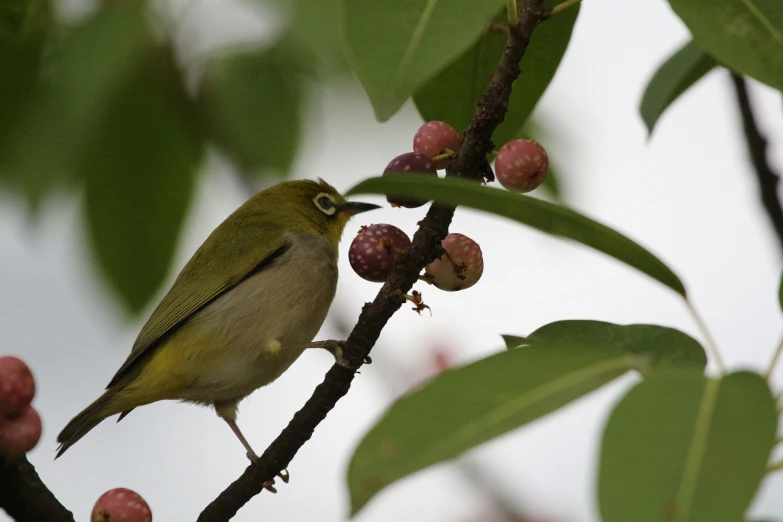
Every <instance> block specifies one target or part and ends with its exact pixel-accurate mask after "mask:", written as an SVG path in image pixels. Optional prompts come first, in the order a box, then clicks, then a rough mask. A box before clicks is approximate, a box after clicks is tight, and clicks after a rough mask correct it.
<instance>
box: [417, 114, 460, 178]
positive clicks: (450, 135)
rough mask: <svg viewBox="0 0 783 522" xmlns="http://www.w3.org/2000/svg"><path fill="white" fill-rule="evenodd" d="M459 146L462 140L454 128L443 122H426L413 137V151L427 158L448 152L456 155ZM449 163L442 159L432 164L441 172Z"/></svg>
mask: <svg viewBox="0 0 783 522" xmlns="http://www.w3.org/2000/svg"><path fill="white" fill-rule="evenodd" d="M461 146H462V139H461V138H460V137H459V134H458V133H457V131H456V130H454V127H452V126H451V125H449V124H448V123H446V122H445V121H428V122H427V123H425V124H424V125H422V126H421V127H419V130H417V131H416V135H415V136H414V137H413V150H414V151H416V152H418V153H419V154H424V155H425V156H427V157H428V158H434V157H435V156H440V155H442V154H446V153H448V152H449V151H451V152H452V153H455V154H456V153H458V152H459V148H460V147H461ZM447 149H448V150H447ZM450 163H451V158H444V159H441V160H438V161H436V162H434V165H435V168H436V169H438V170H441V169H445V168H446V167H448V166H449V164H450Z"/></svg>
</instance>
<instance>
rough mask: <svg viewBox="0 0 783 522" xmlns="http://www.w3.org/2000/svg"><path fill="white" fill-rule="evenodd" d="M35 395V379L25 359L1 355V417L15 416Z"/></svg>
mask: <svg viewBox="0 0 783 522" xmlns="http://www.w3.org/2000/svg"><path fill="white" fill-rule="evenodd" d="M33 396H35V379H34V378H33V374H32V373H31V372H30V368H28V367H27V365H26V364H25V363H24V361H22V360H20V359H17V358H16V357H13V356H10V355H6V356H4V357H0V417H3V416H7V417H13V416H15V415H17V414H18V413H19V412H21V411H22V410H24V408H25V407H26V406H27V405H28V404H30V401H32V400H33Z"/></svg>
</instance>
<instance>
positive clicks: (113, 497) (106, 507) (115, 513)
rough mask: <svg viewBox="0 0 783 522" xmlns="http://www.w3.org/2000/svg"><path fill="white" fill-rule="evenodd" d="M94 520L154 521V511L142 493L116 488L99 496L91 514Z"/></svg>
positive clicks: (95, 521)
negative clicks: (142, 496)
mask: <svg viewBox="0 0 783 522" xmlns="http://www.w3.org/2000/svg"><path fill="white" fill-rule="evenodd" d="M90 520H91V521H92V522H152V511H150V507H149V506H148V505H147V502H146V501H145V500H144V499H143V498H141V495H139V494H138V493H136V492H135V491H133V490H131V489H126V488H115V489H111V490H109V491H107V492H106V493H104V494H103V495H101V496H100V497H99V498H98V501H97V502H96V503H95V507H94V508H92V515H90Z"/></svg>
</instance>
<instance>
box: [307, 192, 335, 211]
mask: <svg viewBox="0 0 783 522" xmlns="http://www.w3.org/2000/svg"><path fill="white" fill-rule="evenodd" d="M324 198H325V199H326V200H327V201H328V202H329V204H328V205H324V204H323V203H321V200H322V199H324ZM313 203H315V206H316V207H318V210H320V211H321V212H323V213H324V214H326V215H327V216H333V215H334V213H335V212H337V205H336V204H335V203H334V200H333V199H332V197H331V196H330V195H329V194H327V193H326V192H321V193H320V194H318V195H317V196H316V197H314V198H313Z"/></svg>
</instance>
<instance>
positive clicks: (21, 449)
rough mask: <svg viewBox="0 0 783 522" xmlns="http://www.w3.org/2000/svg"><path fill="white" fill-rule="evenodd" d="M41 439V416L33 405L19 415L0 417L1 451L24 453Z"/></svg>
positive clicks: (9, 453)
mask: <svg viewBox="0 0 783 522" xmlns="http://www.w3.org/2000/svg"><path fill="white" fill-rule="evenodd" d="M40 439H41V416H40V415H38V412H37V411H35V408H33V407H32V406H27V407H26V408H25V409H23V410H22V411H21V412H19V414H18V415H15V416H14V417H6V418H4V419H0V453H2V454H4V455H22V454H24V453H27V452H28V451H30V450H31V449H33V448H34V447H35V445H36V444H38V441H39V440H40Z"/></svg>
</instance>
